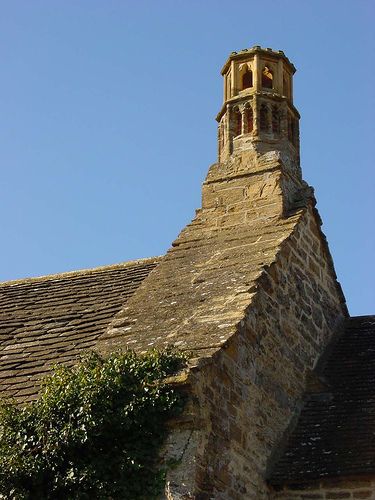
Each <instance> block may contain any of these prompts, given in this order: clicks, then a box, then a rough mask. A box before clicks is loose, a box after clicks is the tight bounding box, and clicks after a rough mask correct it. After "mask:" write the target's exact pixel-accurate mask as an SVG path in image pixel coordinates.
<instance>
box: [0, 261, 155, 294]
mask: <svg viewBox="0 0 375 500" xmlns="http://www.w3.org/2000/svg"><path fill="white" fill-rule="evenodd" d="M162 257H163V255H157V256H155V257H145V258H143V259H135V260H128V261H125V262H118V263H116V264H107V265H104V266H98V267H92V268H89V269H77V270H74V271H65V272H62V273H56V274H45V275H42V276H31V277H28V278H19V279H15V280H9V281H2V282H0V288H2V287H6V286H12V285H21V284H27V283H35V282H39V281H48V280H52V279H60V278H67V277H72V278H74V277H79V276H82V275H86V274H87V275H89V274H95V273H97V272H101V271H106V270H110V269H124V268H126V267H131V266H136V265H141V264H147V263H150V264H151V263H154V262H157V261H159V260H160V259H161V258H162Z"/></svg>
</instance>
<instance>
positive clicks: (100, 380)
mask: <svg viewBox="0 0 375 500" xmlns="http://www.w3.org/2000/svg"><path fill="white" fill-rule="evenodd" d="M183 363H184V356H183V355H181V354H178V353H175V352H172V351H170V350H166V351H162V352H158V351H150V352H149V353H147V354H144V355H136V354H135V353H134V352H132V351H126V352H125V353H116V354H112V355H110V356H109V357H108V358H103V357H101V356H99V355H98V354H90V355H88V356H87V357H86V358H84V359H82V360H81V362H79V363H78V364H77V365H76V366H74V367H73V368H68V367H64V366H59V367H57V368H56V369H55V371H54V373H53V374H52V375H51V376H49V377H48V378H47V379H46V380H45V382H44V384H43V390H42V393H41V396H40V397H39V399H38V400H36V401H35V402H32V403H29V404H27V405H25V406H17V405H16V404H15V403H14V402H5V403H2V404H1V405H0V492H1V495H2V498H6V499H17V500H19V499H33V500H34V499H37V500H44V499H54V500H55V499H56V500H57V499H60V498H64V499H85V498H87V499H88V498H90V499H129V500H136V499H149V498H155V497H156V496H157V494H158V493H159V492H160V490H161V488H162V484H163V471H161V470H160V469H159V468H158V464H157V459H158V451H159V448H160V446H161V444H162V442H163V438H164V436H165V421H166V419H167V418H169V417H171V416H172V415H174V414H176V413H178V412H179V411H180V410H181V408H182V405H183V401H182V396H180V395H179V394H178V393H176V392H175V391H174V390H173V389H172V388H170V387H168V386H166V385H165V384H163V381H162V380H163V378H165V377H166V376H168V375H171V374H173V373H174V372H176V371H177V370H178V368H180V367H181V365H182V364H183Z"/></svg>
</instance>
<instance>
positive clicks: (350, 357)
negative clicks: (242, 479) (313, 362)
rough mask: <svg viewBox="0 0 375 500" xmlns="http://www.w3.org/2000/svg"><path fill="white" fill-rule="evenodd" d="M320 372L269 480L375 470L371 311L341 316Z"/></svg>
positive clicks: (374, 333)
mask: <svg viewBox="0 0 375 500" xmlns="http://www.w3.org/2000/svg"><path fill="white" fill-rule="evenodd" d="M323 376H324V378H325V379H326V380H327V382H328V384H329V386H328V389H327V392H324V393H323V392H321V393H318V394H314V395H313V396H311V397H310V398H309V400H308V401H307V402H306V404H305V406H304V408H303V409H302V412H301V415H300V418H299V421H298V423H297V426H296V428H295V429H294V431H293V432H292V434H291V437H290V440H289V444H288V446H287V450H286V453H285V454H284V456H283V457H282V458H281V460H280V461H279V463H278V464H277V465H276V468H275V470H274V472H273V475H272V478H271V481H270V482H271V483H273V484H292V483H302V482H305V481H309V480H314V479H319V478H324V477H338V476H344V475H345V476H347V475H356V474H366V473H370V472H371V473H373V472H375V316H360V317H354V318H350V319H348V320H347V326H346V330H345V333H344V334H343V335H342V337H341V338H340V339H339V340H338V342H337V344H336V345H335V346H334V347H333V350H332V352H331V354H330V355H329V357H328V359H327V361H326V364H325V368H324V369H323Z"/></svg>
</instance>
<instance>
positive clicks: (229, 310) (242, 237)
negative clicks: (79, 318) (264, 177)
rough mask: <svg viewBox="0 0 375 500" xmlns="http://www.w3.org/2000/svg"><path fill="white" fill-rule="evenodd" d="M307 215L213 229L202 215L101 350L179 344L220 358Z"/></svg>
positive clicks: (131, 304)
mask: <svg viewBox="0 0 375 500" xmlns="http://www.w3.org/2000/svg"><path fill="white" fill-rule="evenodd" d="M303 213H304V212H303V210H302V211H298V212H297V213H296V214H294V215H293V216H290V217H287V218H285V219H278V218H271V217H270V218H265V217H262V216H258V217H256V216H255V215H254V216H253V217H251V218H250V219H249V220H246V219H245V217H243V219H244V220H243V221H241V223H238V224H237V225H233V226H230V227H228V228H226V227H224V228H221V227H213V228H212V224H211V223H210V222H209V223H207V222H206V221H205V220H204V219H203V216H202V219H203V220H202V219H201V218H199V217H197V218H196V219H195V220H194V221H193V223H192V224H190V225H189V226H187V228H186V229H185V230H184V231H182V233H181V234H180V236H179V238H178V239H177V240H176V241H175V242H174V244H173V245H174V246H173V247H172V248H171V249H170V250H169V251H168V253H167V254H166V256H165V257H164V259H163V261H162V262H161V263H160V264H159V266H158V267H157V269H156V270H155V272H153V273H152V276H150V278H149V279H148V280H147V283H144V285H142V286H140V287H139V289H138V291H137V293H136V294H135V295H134V296H133V297H132V298H131V300H129V302H128V303H127V304H126V307H124V308H123V310H122V311H121V312H120V313H119V314H118V315H117V316H116V317H115V319H114V320H113V321H112V324H111V326H110V327H109V328H108V329H107V331H106V332H105V334H103V336H102V337H101V338H100V339H99V341H98V346H99V348H100V349H101V350H104V351H106V350H107V351H111V350H113V349H116V347H118V346H129V347H133V348H136V349H139V350H146V349H149V348H150V347H153V346H158V347H162V346H165V345H168V344H171V343H173V344H175V345H176V346H178V347H179V348H180V349H187V350H188V351H189V352H191V351H194V352H195V353H196V354H197V357H201V356H203V357H210V356H212V354H213V353H214V352H215V351H217V350H219V349H220V348H221V346H222V345H223V344H225V342H226V341H227V340H228V338H230V337H231V336H232V335H233V334H234V333H235V332H236V329H237V325H238V324H239V322H240V321H241V320H242V319H243V318H244V316H245V311H246V309H247V307H248V306H249V304H250V303H251V301H252V298H253V297H254V295H255V293H256V289H257V281H258V279H259V278H260V276H261V275H262V273H263V272H264V269H265V268H266V267H267V266H270V265H271V264H272V263H273V262H274V261H275V259H276V256H277V254H278V252H279V251H280V248H281V245H282V244H283V242H284V241H286V240H287V239H288V238H289V237H290V235H291V234H292V233H293V230H294V228H295V227H296V226H297V224H298V222H299V221H300V220H301V218H302V217H303Z"/></svg>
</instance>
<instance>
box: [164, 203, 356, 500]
mask: <svg viewBox="0 0 375 500" xmlns="http://www.w3.org/2000/svg"><path fill="white" fill-rule="evenodd" d="M346 314H347V312H346V307H345V303H344V299H343V297H342V294H341V293H340V291H339V289H338V287H337V283H336V277H335V274H334V271H333V268H332V264H331V260H330V256H329V253H328V252H327V248H326V244H325V241H324V239H323V237H322V234H321V233H320V229H319V220H318V218H317V215H316V213H315V211H314V209H312V208H309V209H308V210H306V211H305V213H304V215H303V216H302V217H301V219H300V220H299V222H298V224H297V226H296V227H295V228H294V231H293V233H292V234H291V236H290V237H289V238H287V240H285V241H284V242H283V243H282V245H281V249H280V251H279V253H278V255H277V258H276V261H275V262H274V263H273V264H271V265H270V266H268V267H266V268H265V269H264V271H263V273H262V275H261V277H260V278H259V280H258V284H257V290H256V294H255V296H254V299H253V301H252V303H251V304H250V305H249V306H248V308H247V311H246V312H245V314H244V317H243V319H242V320H241V321H240V323H239V324H238V328H237V333H236V334H235V335H234V336H232V337H231V338H230V339H229V340H228V341H227V342H226V343H225V345H224V346H223V348H222V349H221V350H220V351H218V352H216V354H214V356H213V357H212V359H211V361H210V362H207V364H206V365H205V366H203V367H202V366H200V367H199V369H195V370H194V368H193V369H192V374H191V387H192V397H191V401H192V403H191V404H190V407H189V412H190V413H191V414H193V417H192V418H191V426H190V432H191V433H190V434H188V435H189V440H188V441H186V450H187V455H186V460H184V454H183V453H182V454H181V455H180V457H179V458H180V467H177V468H176V469H175V470H174V471H172V472H171V473H170V475H169V491H170V494H169V497H168V498H171V499H172V498H173V499H176V498H196V499H199V500H208V499H215V500H224V499H227V500H236V499H238V500H240V499H266V498H269V495H270V494H271V493H270V490H269V488H268V486H267V483H266V481H265V477H266V474H267V471H268V470H269V468H270V467H271V466H272V458H273V454H274V450H275V449H276V448H277V447H278V445H279V443H280V439H281V438H282V436H283V434H284V432H285V430H286V428H287V427H288V425H289V423H290V421H291V418H292V417H293V416H294V415H295V414H296V413H297V412H298V409H299V405H300V403H301V397H302V395H303V393H304V391H305V379H306V376H307V375H309V374H310V371H311V370H312V369H313V368H314V366H315V364H316V362H317V360H318V358H319V356H320V354H321V353H322V352H323V350H324V348H325V346H326V345H327V343H328V342H329V341H330V339H331V338H332V336H333V335H334V334H335V333H336V332H337V330H338V329H339V328H340V324H341V322H342V321H343V319H344V317H345V316H346ZM178 432H179V431H178V430H176V431H175V434H174V437H173V433H172V435H171V442H173V439H174V438H175V437H176V435H177V434H178ZM184 432H186V430H184ZM180 438H181V439H182V441H183V439H184V438H183V437H182V434H180ZM175 442H177V441H175ZM180 446H181V444H180ZM193 457H194V458H193ZM181 471H182V473H181ZM194 475H195V479H194V480H193V479H192V478H193V477H194Z"/></svg>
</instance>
